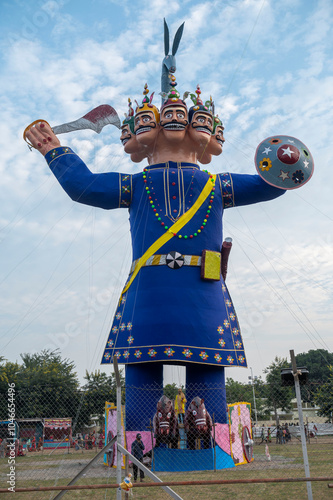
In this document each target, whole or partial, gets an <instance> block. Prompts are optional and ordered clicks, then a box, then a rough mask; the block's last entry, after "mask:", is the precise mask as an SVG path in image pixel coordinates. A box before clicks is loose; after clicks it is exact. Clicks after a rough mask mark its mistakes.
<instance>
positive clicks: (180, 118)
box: [160, 106, 188, 142]
mask: <svg viewBox="0 0 333 500" xmlns="http://www.w3.org/2000/svg"><path fill="white" fill-rule="evenodd" d="M187 124H188V113H187V109H186V108H185V107H181V106H175V107H172V106H170V107H167V108H165V109H163V111H162V114H161V120H160V127H161V133H162V134H163V135H164V136H165V138H166V139H167V140H169V141H172V142H174V141H177V142H180V141H183V140H184V138H185V134H186V128H187Z"/></svg>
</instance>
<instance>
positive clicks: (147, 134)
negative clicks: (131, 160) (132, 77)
mask: <svg viewBox="0 0 333 500" xmlns="http://www.w3.org/2000/svg"><path fill="white" fill-rule="evenodd" d="M148 93H149V89H148V85H147V84H145V87H144V91H143V95H144V98H143V101H142V104H141V105H139V104H138V103H136V104H137V107H136V110H135V117H134V131H135V135H136V137H137V140H138V142H140V143H141V144H143V145H144V146H149V145H151V143H152V142H155V139H156V137H157V134H158V128H157V125H158V123H159V121H160V113H159V110H158V108H157V107H156V106H154V105H153V104H152V100H153V96H154V92H153V93H152V94H151V96H150V98H149V97H148Z"/></svg>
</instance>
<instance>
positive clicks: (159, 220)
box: [142, 168, 215, 240]
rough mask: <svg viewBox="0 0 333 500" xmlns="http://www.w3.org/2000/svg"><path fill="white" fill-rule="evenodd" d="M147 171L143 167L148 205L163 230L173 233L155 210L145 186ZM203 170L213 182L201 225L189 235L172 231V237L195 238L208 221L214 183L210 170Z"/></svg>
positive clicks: (213, 193) (148, 190)
mask: <svg viewBox="0 0 333 500" xmlns="http://www.w3.org/2000/svg"><path fill="white" fill-rule="evenodd" d="M147 172H149V170H148V169H147V168H145V169H144V170H143V172H142V174H143V182H144V183H145V185H146V186H145V189H146V193H147V195H148V200H149V204H150V206H151V208H152V210H153V212H154V214H155V216H156V220H157V222H159V223H160V225H161V226H162V227H163V229H164V230H165V231H169V232H170V233H173V232H172V230H171V229H170V228H169V226H167V225H166V224H165V222H163V221H162V218H161V216H160V214H159V213H158V212H157V208H156V205H155V203H154V201H153V199H152V196H151V191H150V188H149V186H147V182H148V181H147V176H146V173H147ZM204 172H206V173H207V174H208V175H209V177H210V179H211V181H212V184H213V187H212V190H211V192H210V198H209V205H208V208H207V211H206V215H205V218H204V220H203V222H202V224H201V226H199V228H198V229H197V230H196V232H195V233H193V234H189V235H187V234H180V233H173V236H174V237H177V238H184V240H187V239H188V238H189V239H192V238H195V237H196V236H199V234H200V233H201V232H202V231H203V230H204V229H205V226H206V224H207V222H208V219H209V216H210V212H211V209H212V204H213V201H214V196H215V183H214V179H213V176H212V174H211V173H210V172H208V170H204Z"/></svg>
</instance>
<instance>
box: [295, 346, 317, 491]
mask: <svg viewBox="0 0 333 500" xmlns="http://www.w3.org/2000/svg"><path fill="white" fill-rule="evenodd" d="M289 352H290V359H291V364H292V368H293V375H294V380H295V392H296V399H297V409H298V418H299V425H300V432H301V441H302V453H303V462H304V471H305V477H310V466H309V458H308V451H307V447H306V436H305V431H304V421H303V411H302V399H301V389H300V385H299V380H298V372H297V366H296V359H295V353H294V351H293V350H291V351H289ZM306 489H307V492H308V500H313V496H312V485H311V482H310V481H308V482H307V483H306Z"/></svg>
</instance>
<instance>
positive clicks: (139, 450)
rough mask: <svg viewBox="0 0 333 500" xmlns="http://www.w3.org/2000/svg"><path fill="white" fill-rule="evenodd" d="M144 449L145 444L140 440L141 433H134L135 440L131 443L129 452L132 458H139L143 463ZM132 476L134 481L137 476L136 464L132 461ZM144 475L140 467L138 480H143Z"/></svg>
mask: <svg viewBox="0 0 333 500" xmlns="http://www.w3.org/2000/svg"><path fill="white" fill-rule="evenodd" d="M144 449H145V445H144V444H143V442H142V439H141V434H137V435H136V439H135V441H133V443H132V447H131V453H132V455H133V457H134V458H136V459H137V460H139V461H140V462H141V463H143V450H144ZM133 476H134V482H136V480H137V477H138V466H137V465H136V464H135V463H133ZM144 477H145V473H144V472H143V470H142V469H140V482H142V481H143V479H144Z"/></svg>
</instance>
